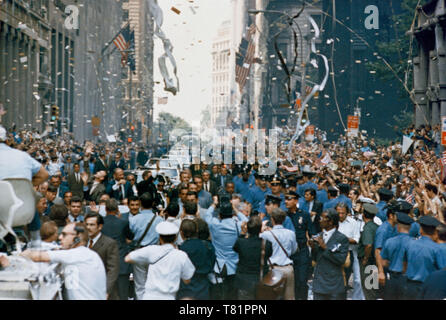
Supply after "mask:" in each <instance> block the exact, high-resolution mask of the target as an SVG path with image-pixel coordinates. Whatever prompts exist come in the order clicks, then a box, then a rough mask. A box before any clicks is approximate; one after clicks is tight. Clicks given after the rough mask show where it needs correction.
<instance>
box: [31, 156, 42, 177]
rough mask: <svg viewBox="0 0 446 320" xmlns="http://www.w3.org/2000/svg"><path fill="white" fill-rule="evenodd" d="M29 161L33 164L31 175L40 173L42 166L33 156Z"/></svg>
mask: <svg viewBox="0 0 446 320" xmlns="http://www.w3.org/2000/svg"><path fill="white" fill-rule="evenodd" d="M29 161H30V163H31V173H32V175H33V176H34V175H36V174H37V172H39V170H40V168H41V167H42V164H41V163H40V162H39V161H37V160H36V159H34V158H33V157H31V156H29Z"/></svg>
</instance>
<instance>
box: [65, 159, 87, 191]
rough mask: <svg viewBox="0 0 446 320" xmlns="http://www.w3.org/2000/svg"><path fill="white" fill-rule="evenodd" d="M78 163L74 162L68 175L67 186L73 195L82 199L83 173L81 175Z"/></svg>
mask: <svg viewBox="0 0 446 320" xmlns="http://www.w3.org/2000/svg"><path fill="white" fill-rule="evenodd" d="M80 169H81V167H80V165H79V163H75V164H74V166H73V173H72V174H70V175H69V176H68V187H69V188H70V191H71V192H73V196H77V197H79V198H81V199H84V185H85V182H84V179H85V178H84V177H85V174H83V175H81V173H80Z"/></svg>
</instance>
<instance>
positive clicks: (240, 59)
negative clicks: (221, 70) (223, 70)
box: [235, 24, 256, 92]
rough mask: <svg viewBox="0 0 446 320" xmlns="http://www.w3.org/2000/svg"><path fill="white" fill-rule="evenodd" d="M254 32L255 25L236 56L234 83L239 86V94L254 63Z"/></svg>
mask: <svg viewBox="0 0 446 320" xmlns="http://www.w3.org/2000/svg"><path fill="white" fill-rule="evenodd" d="M255 32H256V27H255V24H252V25H251V26H250V27H249V29H248V33H247V35H246V37H245V38H243V39H242V42H241V43H240V47H239V51H238V52H237V55H236V65H235V81H236V82H237V83H238V84H239V87H240V92H242V91H243V88H244V87H245V84H246V78H247V77H248V75H249V71H250V70H251V65H252V64H253V63H254V54H255V49H256V47H255V43H254V34H255Z"/></svg>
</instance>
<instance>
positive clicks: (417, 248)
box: [403, 216, 446, 300]
mask: <svg viewBox="0 0 446 320" xmlns="http://www.w3.org/2000/svg"><path fill="white" fill-rule="evenodd" d="M418 222H419V223H420V226H421V238H420V239H417V240H413V241H410V242H409V245H408V247H407V249H406V250H405V254H404V260H403V261H405V262H407V271H406V276H407V281H406V290H405V292H406V297H405V298H406V300H415V299H417V298H418V295H419V294H420V293H421V290H422V287H423V282H424V281H425V280H426V278H427V277H428V276H429V275H430V274H431V273H433V272H434V271H437V270H441V269H443V268H445V267H446V255H444V253H443V251H442V248H441V246H440V245H439V244H438V243H435V241H434V238H435V233H436V227H437V226H438V225H439V224H440V221H438V220H437V219H435V218H434V217H432V216H422V217H421V218H420V219H419V220H418Z"/></svg>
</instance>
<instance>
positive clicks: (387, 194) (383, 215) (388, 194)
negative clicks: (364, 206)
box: [376, 188, 393, 222]
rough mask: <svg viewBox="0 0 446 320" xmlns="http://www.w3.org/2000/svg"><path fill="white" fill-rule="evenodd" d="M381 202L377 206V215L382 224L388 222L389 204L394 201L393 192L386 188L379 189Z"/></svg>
mask: <svg viewBox="0 0 446 320" xmlns="http://www.w3.org/2000/svg"><path fill="white" fill-rule="evenodd" d="M378 195H379V200H380V201H379V202H378V203H377V204H376V207H377V208H378V214H377V215H376V216H377V217H378V218H380V219H381V221H382V222H384V221H386V220H387V208H386V206H387V203H388V202H389V201H390V200H392V198H393V192H392V191H390V190H389V189H386V188H379V189H378Z"/></svg>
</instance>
